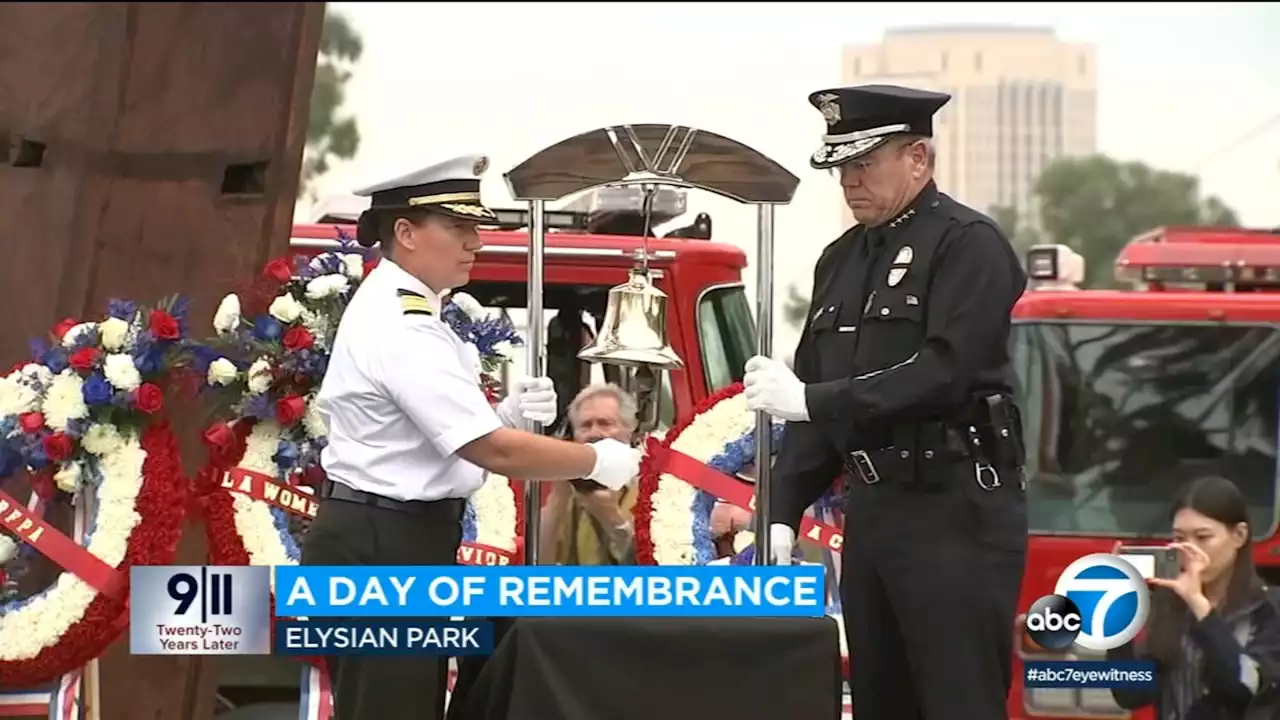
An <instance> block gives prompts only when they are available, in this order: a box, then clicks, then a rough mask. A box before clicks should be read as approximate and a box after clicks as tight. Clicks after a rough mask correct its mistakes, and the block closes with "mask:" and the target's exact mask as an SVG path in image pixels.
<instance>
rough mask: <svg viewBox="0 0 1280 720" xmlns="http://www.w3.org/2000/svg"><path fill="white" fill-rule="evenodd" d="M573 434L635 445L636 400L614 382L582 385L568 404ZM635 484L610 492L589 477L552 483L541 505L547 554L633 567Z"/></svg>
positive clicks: (558, 560) (560, 561) (569, 561)
mask: <svg viewBox="0 0 1280 720" xmlns="http://www.w3.org/2000/svg"><path fill="white" fill-rule="evenodd" d="M568 415H569V432H570V433H571V434H572V439H573V440H574V441H575V442H580V443H589V442H595V441H596V440H601V439H604V438H612V439H614V440H618V441H620V442H624V443H631V442H633V440H634V438H635V433H636V425H637V411H636V401H635V398H633V397H632V396H631V394H630V393H628V392H627V391H625V390H623V389H622V388H621V387H619V386H617V385H615V384H613V383H597V384H594V385H589V386H587V387H586V388H584V389H583V390H582V391H581V392H579V393H578V395H577V396H576V397H575V398H574V399H573V401H572V402H570V403H569V413H568ZM637 494H638V486H637V484H636V483H634V482H633V483H631V484H630V485H628V486H626V487H624V488H622V489H620V490H609V489H608V488H605V487H604V486H603V485H600V484H598V483H595V482H593V481H591V480H574V481H571V482H569V483H559V484H557V485H555V486H554V488H553V489H552V491H551V495H550V497H549V498H548V499H547V502H546V504H545V505H543V508H542V527H541V533H542V535H541V539H540V542H541V543H542V547H543V548H544V549H545V550H544V555H543V557H545V558H547V559H548V560H550V559H552V558H554V562H555V564H557V565H631V564H634V562H635V542H634V538H635V533H634V530H633V527H632V524H631V511H632V508H633V507H634V506H635V502H636V496H637Z"/></svg>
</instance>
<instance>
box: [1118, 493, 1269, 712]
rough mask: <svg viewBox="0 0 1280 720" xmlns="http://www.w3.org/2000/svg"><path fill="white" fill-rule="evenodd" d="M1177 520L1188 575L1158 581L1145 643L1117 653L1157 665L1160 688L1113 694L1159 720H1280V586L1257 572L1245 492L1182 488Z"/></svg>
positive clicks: (1175, 541)
mask: <svg viewBox="0 0 1280 720" xmlns="http://www.w3.org/2000/svg"><path fill="white" fill-rule="evenodd" d="M1171 515H1172V519H1173V543H1172V544H1171V546H1170V547H1173V548H1176V549H1177V551H1178V553H1179V554H1180V556H1181V572H1180V574H1179V575H1178V576H1177V577H1176V578H1172V579H1164V578H1150V579H1149V580H1148V582H1149V583H1150V584H1151V585H1152V593H1151V616H1150V619H1149V620H1148V621H1147V627H1146V633H1145V637H1143V638H1139V639H1138V640H1137V641H1135V642H1134V643H1131V644H1129V645H1126V646H1124V647H1122V648H1119V649H1118V650H1113V651H1111V652H1110V653H1108V655H1107V659H1108V660H1125V659H1145V660H1153V661H1155V663H1156V686H1155V687H1154V688H1152V689H1141V690H1134V689H1114V690H1112V691H1111V692H1112V696H1113V697H1114V698H1115V701H1116V703H1117V704H1118V705H1120V706H1121V707H1123V708H1126V709H1130V710H1132V709H1137V708H1141V707H1147V706H1150V705H1154V706H1155V708H1156V718H1157V719H1158V720H1275V719H1276V718H1280V588H1269V587H1267V585H1266V584H1265V583H1264V582H1263V581H1262V578H1260V577H1258V574H1257V572H1256V571H1255V569H1254V565H1253V554H1252V542H1251V535H1250V530H1249V523H1248V504H1247V503H1246V501H1245V498H1244V495H1242V494H1241V493H1240V489H1239V488H1237V487H1236V486H1235V484H1234V483H1232V482H1231V481H1230V480H1226V479H1224V478H1220V477H1208V478H1202V479H1200V480H1197V481H1195V482H1193V483H1191V484H1189V485H1187V486H1185V487H1184V488H1182V490H1181V491H1180V492H1179V493H1178V495H1177V497H1176V498H1175V499H1174V503H1173V508H1172V512H1171ZM1118 549H1119V544H1117V550H1118Z"/></svg>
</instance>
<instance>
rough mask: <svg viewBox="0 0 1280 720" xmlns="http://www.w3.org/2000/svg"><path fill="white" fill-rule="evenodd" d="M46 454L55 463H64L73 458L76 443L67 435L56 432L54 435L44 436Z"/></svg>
mask: <svg viewBox="0 0 1280 720" xmlns="http://www.w3.org/2000/svg"><path fill="white" fill-rule="evenodd" d="M43 444H44V454H45V455H48V456H49V459H50V460H53V461H54V462H62V461H63V460H66V459H67V458H69V457H71V453H72V451H74V450H75V449H76V448H75V443H73V442H72V441H71V437H70V436H69V435H67V434H66V433H60V432H56V433H53V434H52V435H45V436H44V442H43Z"/></svg>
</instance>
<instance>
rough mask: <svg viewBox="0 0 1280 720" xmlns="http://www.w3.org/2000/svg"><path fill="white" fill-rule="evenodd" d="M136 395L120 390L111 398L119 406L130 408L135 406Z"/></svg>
mask: <svg viewBox="0 0 1280 720" xmlns="http://www.w3.org/2000/svg"><path fill="white" fill-rule="evenodd" d="M133 399H134V395H133V393H131V392H126V391H124V390H120V391H119V392H117V393H116V394H115V396H113V397H112V398H111V404H112V405H115V406H116V407H118V408H125V409H128V408H130V407H133Z"/></svg>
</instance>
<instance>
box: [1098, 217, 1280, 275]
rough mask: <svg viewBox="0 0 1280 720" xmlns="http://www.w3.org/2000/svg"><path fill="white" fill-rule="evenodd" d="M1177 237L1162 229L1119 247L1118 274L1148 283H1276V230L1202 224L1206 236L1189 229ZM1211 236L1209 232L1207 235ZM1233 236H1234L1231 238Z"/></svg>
mask: <svg viewBox="0 0 1280 720" xmlns="http://www.w3.org/2000/svg"><path fill="white" fill-rule="evenodd" d="M1180 232H1181V233H1182V236H1180V237H1178V238H1177V239H1176V240H1174V239H1173V238H1170V237H1168V236H1167V235H1166V233H1165V232H1162V231H1158V232H1154V233H1148V234H1145V235H1142V236H1139V237H1138V238H1136V239H1134V240H1133V241H1132V242H1130V243H1129V244H1128V245H1126V246H1125V247H1124V249H1123V250H1121V251H1120V256H1119V258H1117V260H1116V278H1117V279H1119V280H1123V281H1128V282H1136V283H1147V284H1154V285H1159V284H1194V285H1211V286H1212V285H1222V286H1233V285H1275V284H1280V235H1273V234H1270V233H1258V232H1257V231H1234V232H1236V233H1238V234H1239V237H1237V238H1232V237H1229V236H1227V235H1226V234H1225V233H1226V232H1231V231H1224V230H1223V229H1222V228H1204V229H1203V232H1204V233H1206V236H1205V241H1204V242H1196V241H1195V237H1194V234H1192V233H1190V231H1189V230H1188V229H1182V230H1180ZM1210 236H1212V237H1210ZM1233 239H1235V240H1236V242H1232V241H1231V240H1233Z"/></svg>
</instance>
